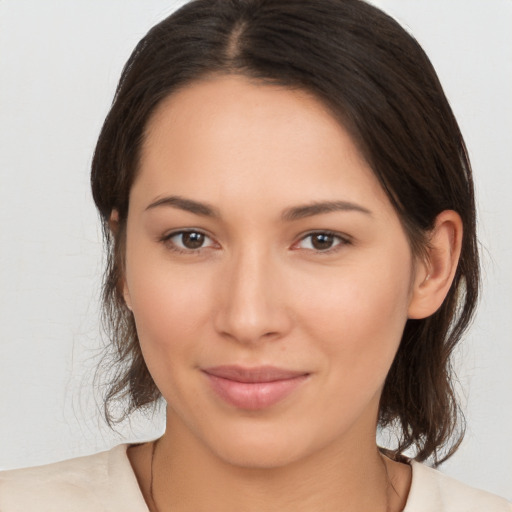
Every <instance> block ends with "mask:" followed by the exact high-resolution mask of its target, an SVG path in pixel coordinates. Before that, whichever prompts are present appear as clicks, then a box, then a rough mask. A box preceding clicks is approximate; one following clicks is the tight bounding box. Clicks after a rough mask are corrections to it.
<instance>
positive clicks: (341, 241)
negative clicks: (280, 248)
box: [296, 231, 350, 252]
mask: <svg viewBox="0 0 512 512" xmlns="http://www.w3.org/2000/svg"><path fill="white" fill-rule="evenodd" d="M349 243H350V241H349V240H348V239H347V238H346V237H342V236H341V235H338V234H336V233H332V232H331V231H317V232H315V233H309V234H308V235H306V236H304V237H303V238H301V239H300V240H299V242H298V243H297V244H296V246H297V247H298V248H299V249H306V250H312V251H317V252H331V251H335V250H337V249H338V248H339V247H341V246H343V245H347V244H349Z"/></svg>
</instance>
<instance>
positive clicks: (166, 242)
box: [159, 228, 218, 254]
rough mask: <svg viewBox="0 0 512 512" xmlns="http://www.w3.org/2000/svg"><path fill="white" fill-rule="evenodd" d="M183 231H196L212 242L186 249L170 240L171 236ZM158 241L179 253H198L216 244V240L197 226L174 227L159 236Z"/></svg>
mask: <svg viewBox="0 0 512 512" xmlns="http://www.w3.org/2000/svg"><path fill="white" fill-rule="evenodd" d="M185 233H198V234H201V235H204V236H205V238H208V239H209V240H211V241H212V242H213V243H212V244H210V245H206V246H202V247H198V248H197V249H187V248H186V247H180V246H178V245H176V244H175V243H173V242H172V240H171V239H172V238H174V237H175V236H179V235H183V234H185ZM159 242H162V243H163V244H164V245H165V246H166V247H167V248H168V249H170V250H171V251H173V252H177V253H180V254H200V253H202V252H203V250H205V249H209V248H210V247H214V246H215V245H218V244H217V242H215V240H214V239H213V237H211V236H210V235H209V234H208V233H206V232H205V231H204V230H202V229H199V228H184V229H176V230H173V231H170V232H169V233H166V234H165V235H163V236H162V237H160V238H159Z"/></svg>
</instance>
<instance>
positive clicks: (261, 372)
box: [203, 365, 308, 382]
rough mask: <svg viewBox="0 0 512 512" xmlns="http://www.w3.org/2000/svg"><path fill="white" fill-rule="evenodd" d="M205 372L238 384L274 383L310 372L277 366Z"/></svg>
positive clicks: (216, 368)
mask: <svg viewBox="0 0 512 512" xmlns="http://www.w3.org/2000/svg"><path fill="white" fill-rule="evenodd" d="M203 371H204V372H205V373H207V374H208V375H213V376H214V377H221V378H223V379H229V380H233V381H237V382H273V381H276V380H285V379H294V378H296V377H301V376H306V375H308V372H304V371H297V370H288V369H285V368H277V367H275V366H255V367H252V368H247V367H243V366H238V365H224V366H212V367H209V368H204V369H203Z"/></svg>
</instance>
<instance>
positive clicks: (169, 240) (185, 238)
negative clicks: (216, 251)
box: [161, 231, 215, 253]
mask: <svg viewBox="0 0 512 512" xmlns="http://www.w3.org/2000/svg"><path fill="white" fill-rule="evenodd" d="M161 241H162V242H164V244H165V245H166V246H167V247H168V248H169V249H172V250H173V251H176V252H182V253H192V252H194V253H196V252H197V253H198V252H200V251H201V249H205V248H208V247H213V246H214V245H215V243H214V242H213V240H212V239H211V238H210V237H209V236H208V235H206V234H204V233H201V231H177V232H174V233H171V234H170V235H167V236H165V237H164V238H162V240H161Z"/></svg>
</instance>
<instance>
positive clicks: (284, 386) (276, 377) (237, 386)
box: [202, 366, 310, 411]
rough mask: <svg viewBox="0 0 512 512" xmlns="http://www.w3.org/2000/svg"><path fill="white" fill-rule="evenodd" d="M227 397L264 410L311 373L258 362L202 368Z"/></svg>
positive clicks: (234, 402)
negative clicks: (248, 364) (250, 364)
mask: <svg viewBox="0 0 512 512" xmlns="http://www.w3.org/2000/svg"><path fill="white" fill-rule="evenodd" d="M202 371H203V373H204V374H205V375H206V377H207V378H208V381H209V383H210V386H211V388H212V389H213V391H214V392H215V393H216V394H217V396H219V397H220V398H221V399H222V400H223V401H225V402H227V403H228V404H230V405H232V406H234V407H236V408H238V409H245V410H252V411H255V410H260V409H265V408H267V407H271V406H272V405H275V404H277V403H278V402H281V401H282V400H284V399H285V398H286V397H288V396H289V395H290V394H292V393H293V392H294V391H296V390H297V389H298V388H299V387H301V385H302V384H303V383H304V382H305V381H306V380H307V379H308V377H309V375H310V374H309V373H307V372H303V371H296V370H288V369H284V368H277V367H274V366H258V367H254V368H244V367H241V366H215V367H210V368H205V369H203V370H202Z"/></svg>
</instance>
